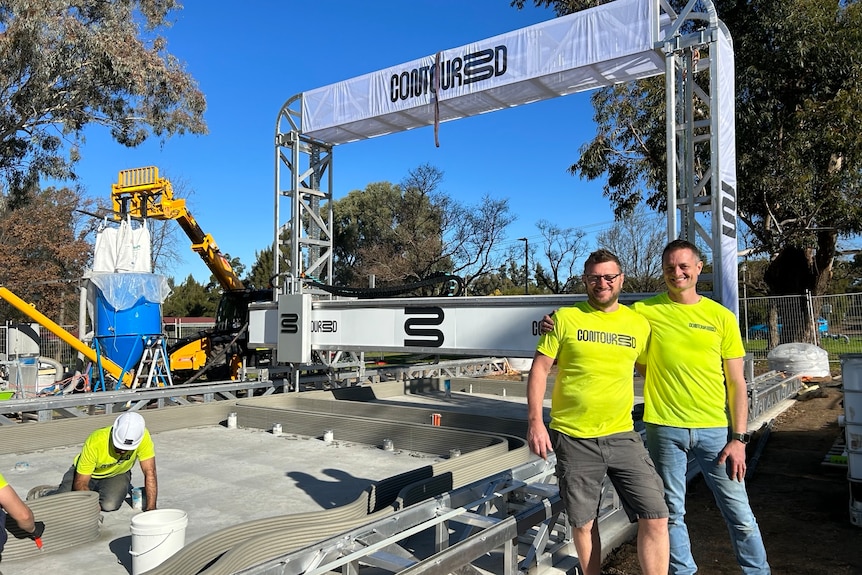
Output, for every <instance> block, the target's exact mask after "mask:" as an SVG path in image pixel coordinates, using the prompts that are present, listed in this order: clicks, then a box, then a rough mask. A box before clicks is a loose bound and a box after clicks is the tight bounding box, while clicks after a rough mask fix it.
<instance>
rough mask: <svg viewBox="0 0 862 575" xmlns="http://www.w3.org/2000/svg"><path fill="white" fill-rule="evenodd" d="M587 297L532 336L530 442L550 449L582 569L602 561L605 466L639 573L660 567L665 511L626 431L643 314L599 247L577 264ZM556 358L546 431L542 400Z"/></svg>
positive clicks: (594, 568)
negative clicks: (627, 299) (633, 524)
mask: <svg viewBox="0 0 862 575" xmlns="http://www.w3.org/2000/svg"><path fill="white" fill-rule="evenodd" d="M583 279H584V284H585V285H586V290H587V297H588V300H587V301H586V302H579V303H577V304H575V305H573V306H571V307H566V308H562V309H560V310H559V311H558V312H557V313H556V320H557V321H556V324H555V327H554V329H553V331H551V332H550V333H547V334H545V335H543V336H542V337H541V338H540V339H539V343H538V346H537V348H536V353H535V355H534V357H533V366H532V368H531V369H530V376H529V380H528V382H527V404H528V428H527V441H528V443H529V445H530V449H531V450H532V451H533V452H534V453H536V454H537V455H539V456H541V457H543V458H546V457H547V454H548V452H550V451H553V452H554V453H555V454H556V458H557V466H556V475H557V480H558V484H559V487H560V496H561V497H562V499H563V502H564V503H565V506H566V512H567V514H568V518H569V522H570V523H571V524H572V526H573V528H574V533H573V537H574V543H575V549H576V550H577V554H578V560H579V562H580V564H581V570H582V572H583V573H584V575H598V574H599V572H600V570H601V538H600V535H599V528H598V522H597V521H596V518H597V516H598V509H599V505H600V500H601V490H602V482H603V480H604V477H605V475H606V474H607V475H608V477H609V478H610V479H611V482H612V483H613V484H614V487H615V488H616V490H617V493H618V494H619V496H620V499H621V500H622V502H623V507H624V508H625V510H626V512H627V513H628V515H629V518H630V519H631V520H632V521H634V520H637V522H638V558H639V560H640V564H641V569H642V570H643V573H644V574H645V575H666V574H667V570H668V531H667V517H668V510H667V506H666V505H665V502H664V496H663V487H662V482H661V479H660V478H659V476H658V475H657V473H656V471H655V468H654V466H653V464H652V461H650V458H649V455H648V454H647V452H646V449H645V447H644V444H643V440H642V439H641V436H640V434H639V433H637V432H636V431H634V423H633V421H632V415H631V413H632V406H633V403H634V380H633V379H634V378H633V374H634V366H635V362H642V361H643V359H644V358H645V355H646V350H647V342H648V339H649V336H650V327H649V323H648V322H647V321H646V320H645V319H644V318H643V317H642V316H639V315H638V314H636V313H634V312H633V311H631V310H630V309H629V308H627V307H626V306H624V305H620V304H619V302H618V299H619V294H620V291H621V290H622V285H623V280H624V279H625V276H624V275H623V273H622V270H621V268H620V262H619V259H618V258H617V257H616V256H615V255H614V254H612V253H611V252H608V251H607V250H598V251H595V252H593V253H592V254H590V256H589V257H588V258H587V261H586V262H585V264H584V276H583ZM554 360H556V361H557V367H558V374H557V377H556V380H555V383H554V391H553V395H552V398H551V423H550V432H549V431H548V429H547V428H546V427H545V422H544V417H543V401H544V396H545V389H546V387H547V379H548V373H549V371H550V368H551V366H552V365H553V363H554Z"/></svg>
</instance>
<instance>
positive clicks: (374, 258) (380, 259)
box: [333, 164, 514, 290]
mask: <svg viewBox="0 0 862 575" xmlns="http://www.w3.org/2000/svg"><path fill="white" fill-rule="evenodd" d="M442 180H443V172H442V171H440V170H439V169H438V168H435V167H433V166H430V165H428V164H424V165H421V166H419V167H418V168H416V169H413V170H411V171H410V172H409V173H408V175H407V177H406V178H405V179H404V181H403V182H402V183H401V184H392V183H390V182H377V183H372V184H369V185H368V186H366V188H365V190H361V191H360V190H354V191H352V192H350V193H349V194H348V195H347V196H346V197H344V198H342V199H340V200H336V201H335V203H334V205H333V213H334V225H333V236H334V241H333V254H334V276H335V282H336V283H337V284H339V285H345V286H352V287H364V286H365V285H366V278H367V277H368V276H369V275H372V274H373V275H374V276H375V278H376V281H377V284H378V285H381V286H382V285H397V284H403V283H409V282H412V281H416V280H419V279H424V278H427V277H429V276H431V275H433V274H435V273H440V272H446V273H454V274H458V275H461V276H462V277H464V280H465V284H466V285H467V286H468V290H469V286H470V284H472V283H473V282H474V281H475V280H476V279H477V278H479V277H481V276H483V275H485V274H488V273H492V272H493V270H494V269H496V267H497V266H498V265H499V264H500V263H501V262H499V261H497V258H496V257H495V253H496V252H495V249H494V248H495V246H496V245H497V244H499V243H500V242H501V241H502V238H503V234H504V232H505V229H506V226H508V225H509V223H511V222H512V221H513V219H514V216H512V215H511V214H510V213H509V204H508V200H504V199H503V200H501V199H493V198H491V197H490V196H487V195H486V196H485V197H483V198H482V200H481V202H480V203H479V204H478V205H466V204H462V203H460V202H457V201H455V200H454V199H452V198H451V197H450V196H448V195H447V194H445V193H444V192H442V191H440V190H439V185H440V183H441V182H442Z"/></svg>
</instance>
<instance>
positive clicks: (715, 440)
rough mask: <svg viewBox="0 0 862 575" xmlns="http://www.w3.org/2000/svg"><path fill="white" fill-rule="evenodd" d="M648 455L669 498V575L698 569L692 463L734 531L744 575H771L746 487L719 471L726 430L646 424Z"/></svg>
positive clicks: (732, 536)
mask: <svg viewBox="0 0 862 575" xmlns="http://www.w3.org/2000/svg"><path fill="white" fill-rule="evenodd" d="M646 437H647V449H649V453H650V457H652V460H653V462H654V463H655V466H656V469H657V470H658V473H659V475H660V476H661V478H662V480H663V481H664V496H665V500H666V501H667V506H668V510H669V511H670V517H669V518H668V531H669V534H670V573H671V575H692V574H693V573H695V572H697V565H696V564H695V562H694V558H693V557H692V555H691V543H690V541H689V539H688V528H687V527H686V526H685V491H686V482H687V481H686V472H687V470H688V461H689V458H691V459H692V460H693V461H694V462H695V463H696V464H697V466H698V467H699V468H700V471H701V473H702V474H703V478H704V480H705V481H706V484H707V485H708V486H709V489H710V491H712V494H713V496H714V497H715V501H716V503H717V504H718V508H719V509H720V510H721V514H722V516H723V517H724V521H725V523H727V529H728V531H730V541H731V543H732V545H733V550H734V551H735V552H736V560H737V562H738V563H739V565H740V567H742V572H743V573H744V574H745V575H768V574H769V573H770V569H769V564H768V563H767V561H766V549H765V548H764V546H763V538H762V537H761V535H760V528H759V527H758V526H757V520H756V519H755V518H754V513H752V511H751V506H750V505H749V504H748V494H747V493H746V492H745V483H744V482H741V481H736V480H734V479H731V478H730V477H729V476H728V473H727V468H726V465H724V464H722V465H718V464H717V463H716V460H717V459H718V454H719V453H720V452H721V450H722V449H724V446H725V445H727V440H728V430H727V428H726V427H710V428H695V429H688V428H681V427H668V426H665V425H656V424H652V423H647V424H646Z"/></svg>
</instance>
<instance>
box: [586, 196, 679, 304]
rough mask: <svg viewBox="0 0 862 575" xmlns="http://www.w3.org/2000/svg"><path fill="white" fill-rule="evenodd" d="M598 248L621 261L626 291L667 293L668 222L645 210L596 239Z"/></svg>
mask: <svg viewBox="0 0 862 575" xmlns="http://www.w3.org/2000/svg"><path fill="white" fill-rule="evenodd" d="M596 242H597V243H598V247H600V248H604V249H606V250H609V251H611V252H613V253H615V254H616V255H617V257H618V258H620V263H621V264H622V268H623V272H625V274H626V281H625V284H623V290H624V291H627V292H630V293H652V292H658V291H661V290H663V289H664V279H663V278H662V271H661V252H662V250H664V246H665V244H666V243H667V225H666V221H665V219H664V218H662V217H661V216H658V215H657V214H651V213H648V212H646V211H645V210H644V208H643V207H640V208H637V209H636V210H635V211H634V212H633V213H632V215H631V216H630V217H628V218H625V219H622V220H617V221H616V222H615V223H614V225H613V227H611V228H610V229H608V230H605V231H603V232H600V233H599V234H598V236H597V237H596Z"/></svg>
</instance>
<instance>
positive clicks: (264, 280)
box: [243, 246, 273, 289]
mask: <svg viewBox="0 0 862 575" xmlns="http://www.w3.org/2000/svg"><path fill="white" fill-rule="evenodd" d="M254 257H255V260H254V263H253V264H251V270H249V272H248V275H247V276H245V279H244V280H243V281H244V282H245V285H247V286H248V287H255V288H258V289H264V288H268V287H272V277H273V260H272V246H270V247H268V248H265V249H263V250H261V251H259V252H258V251H255V252H254Z"/></svg>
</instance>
